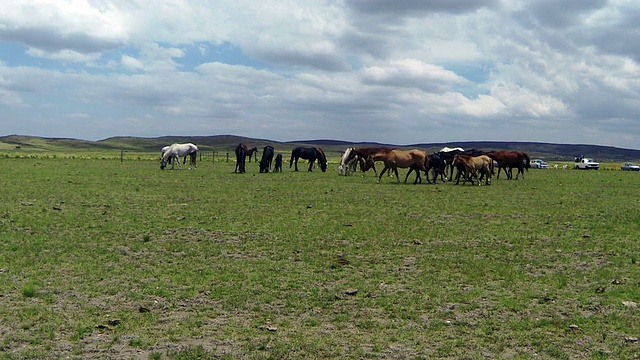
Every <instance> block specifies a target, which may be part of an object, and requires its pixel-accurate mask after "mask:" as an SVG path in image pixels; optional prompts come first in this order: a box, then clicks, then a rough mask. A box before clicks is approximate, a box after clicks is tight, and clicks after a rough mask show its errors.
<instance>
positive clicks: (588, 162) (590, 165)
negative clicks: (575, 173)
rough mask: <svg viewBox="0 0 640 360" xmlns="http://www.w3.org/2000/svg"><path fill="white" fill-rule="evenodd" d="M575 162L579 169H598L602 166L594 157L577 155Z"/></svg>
mask: <svg viewBox="0 0 640 360" xmlns="http://www.w3.org/2000/svg"><path fill="white" fill-rule="evenodd" d="M574 164H575V166H576V169H578V170H591V169H593V170H598V169H599V168H600V164H599V163H597V162H595V161H593V159H589V158H585V157H576V158H575V160H574Z"/></svg>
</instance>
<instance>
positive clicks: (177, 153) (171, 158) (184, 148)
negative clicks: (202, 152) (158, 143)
mask: <svg viewBox="0 0 640 360" xmlns="http://www.w3.org/2000/svg"><path fill="white" fill-rule="evenodd" d="M187 155H189V158H190V160H191V165H193V167H194V168H195V167H197V166H196V159H197V155H198V147H197V146H195V145H194V144H192V143H187V144H171V145H170V146H168V147H167V146H165V147H163V148H162V158H161V159H160V169H164V168H165V167H167V163H168V162H170V163H171V169H172V170H173V169H174V167H175V163H176V161H177V162H178V166H180V168H182V164H180V158H181V157H183V156H184V157H186V156H187ZM185 161H186V159H185Z"/></svg>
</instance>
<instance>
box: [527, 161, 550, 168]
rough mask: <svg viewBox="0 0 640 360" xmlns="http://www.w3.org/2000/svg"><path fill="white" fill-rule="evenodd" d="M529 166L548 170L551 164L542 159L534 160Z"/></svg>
mask: <svg viewBox="0 0 640 360" xmlns="http://www.w3.org/2000/svg"><path fill="white" fill-rule="evenodd" d="M529 164H530V165H531V168H532V169H548V168H549V164H547V162H546V161H544V160H542V159H533V160H531V162H530V163H529Z"/></svg>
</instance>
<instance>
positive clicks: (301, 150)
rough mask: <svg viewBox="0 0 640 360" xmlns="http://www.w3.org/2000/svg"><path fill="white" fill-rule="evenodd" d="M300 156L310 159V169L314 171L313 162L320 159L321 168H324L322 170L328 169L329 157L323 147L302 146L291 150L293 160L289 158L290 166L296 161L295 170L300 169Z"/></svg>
mask: <svg viewBox="0 0 640 360" xmlns="http://www.w3.org/2000/svg"><path fill="white" fill-rule="evenodd" d="M300 158H302V159H306V160H309V171H313V164H314V162H315V161H316V160H318V164H320V170H322V172H325V171H327V157H326V156H325V155H324V151H322V149H321V148H315V147H301V146H300V147H297V148H295V149H293V151H291V160H289V168H291V166H292V165H293V164H294V162H295V164H296V166H295V171H298V159H300Z"/></svg>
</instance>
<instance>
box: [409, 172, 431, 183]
mask: <svg viewBox="0 0 640 360" xmlns="http://www.w3.org/2000/svg"><path fill="white" fill-rule="evenodd" d="M426 176H427V181H429V174H426ZM417 183H422V176H420V169H416V179H415V180H413V185H415V184H417Z"/></svg>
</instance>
